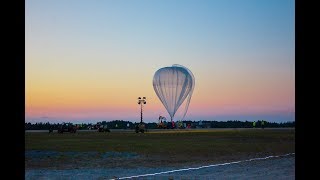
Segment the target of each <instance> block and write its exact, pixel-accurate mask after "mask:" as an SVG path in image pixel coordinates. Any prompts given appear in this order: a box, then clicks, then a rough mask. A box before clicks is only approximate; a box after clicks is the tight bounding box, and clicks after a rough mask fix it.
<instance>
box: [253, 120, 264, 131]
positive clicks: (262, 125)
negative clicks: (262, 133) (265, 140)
mask: <svg viewBox="0 0 320 180" xmlns="http://www.w3.org/2000/svg"><path fill="white" fill-rule="evenodd" d="M252 126H253V128H255V127H256V121H253V123H252ZM264 126H265V121H264V120H262V121H261V128H262V129H264Z"/></svg>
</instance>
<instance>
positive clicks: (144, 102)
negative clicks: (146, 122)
mask: <svg viewBox="0 0 320 180" xmlns="http://www.w3.org/2000/svg"><path fill="white" fill-rule="evenodd" d="M146 103H147V101H146V97H143V98H141V97H138V104H140V106H141V122H140V123H142V104H146Z"/></svg>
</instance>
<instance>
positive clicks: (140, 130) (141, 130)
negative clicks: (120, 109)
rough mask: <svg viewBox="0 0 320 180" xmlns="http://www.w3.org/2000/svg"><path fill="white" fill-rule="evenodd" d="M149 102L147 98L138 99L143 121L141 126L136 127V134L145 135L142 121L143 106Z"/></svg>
mask: <svg viewBox="0 0 320 180" xmlns="http://www.w3.org/2000/svg"><path fill="white" fill-rule="evenodd" d="M146 103H147V101H146V97H142V98H141V97H138V104H140V107H141V121H140V124H139V125H137V126H136V133H139V132H141V133H144V131H145V125H144V123H143V121H142V106H143V104H146Z"/></svg>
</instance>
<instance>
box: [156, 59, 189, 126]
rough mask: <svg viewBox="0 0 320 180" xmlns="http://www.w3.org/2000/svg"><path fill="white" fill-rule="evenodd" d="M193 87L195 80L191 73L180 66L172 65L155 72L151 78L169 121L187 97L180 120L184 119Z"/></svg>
mask: <svg viewBox="0 0 320 180" xmlns="http://www.w3.org/2000/svg"><path fill="white" fill-rule="evenodd" d="M194 86H195V80H194V76H193V74H192V72H191V71H190V70H189V69H188V68H186V67H184V66H181V65H176V64H174V65H172V66H171V67H163V68H161V69H159V70H157V71H156V73H155V74H154V76H153V88H154V91H155V92H156V94H157V96H158V97H159V99H160V101H161V102H162V104H163V105H164V107H165V108H166V109H167V111H168V113H169V115H170V117H171V121H172V119H173V117H174V115H175V113H176V112H177V110H178V109H179V107H180V106H181V104H182V103H183V102H184V100H185V99H186V98H187V97H188V100H187V102H186V106H185V110H184V112H183V116H182V120H183V118H184V117H185V115H186V113H187V111H188V107H189V104H190V100H191V96H192V93H193V89H194Z"/></svg>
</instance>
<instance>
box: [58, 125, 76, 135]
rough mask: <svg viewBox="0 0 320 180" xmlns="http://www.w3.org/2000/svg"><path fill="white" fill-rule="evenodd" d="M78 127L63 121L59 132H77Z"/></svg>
mask: <svg viewBox="0 0 320 180" xmlns="http://www.w3.org/2000/svg"><path fill="white" fill-rule="evenodd" d="M77 129H78V128H77V126H75V125H73V124H72V123H63V124H62V125H61V126H60V127H59V128H58V133H64V132H70V133H76V132H77Z"/></svg>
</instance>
